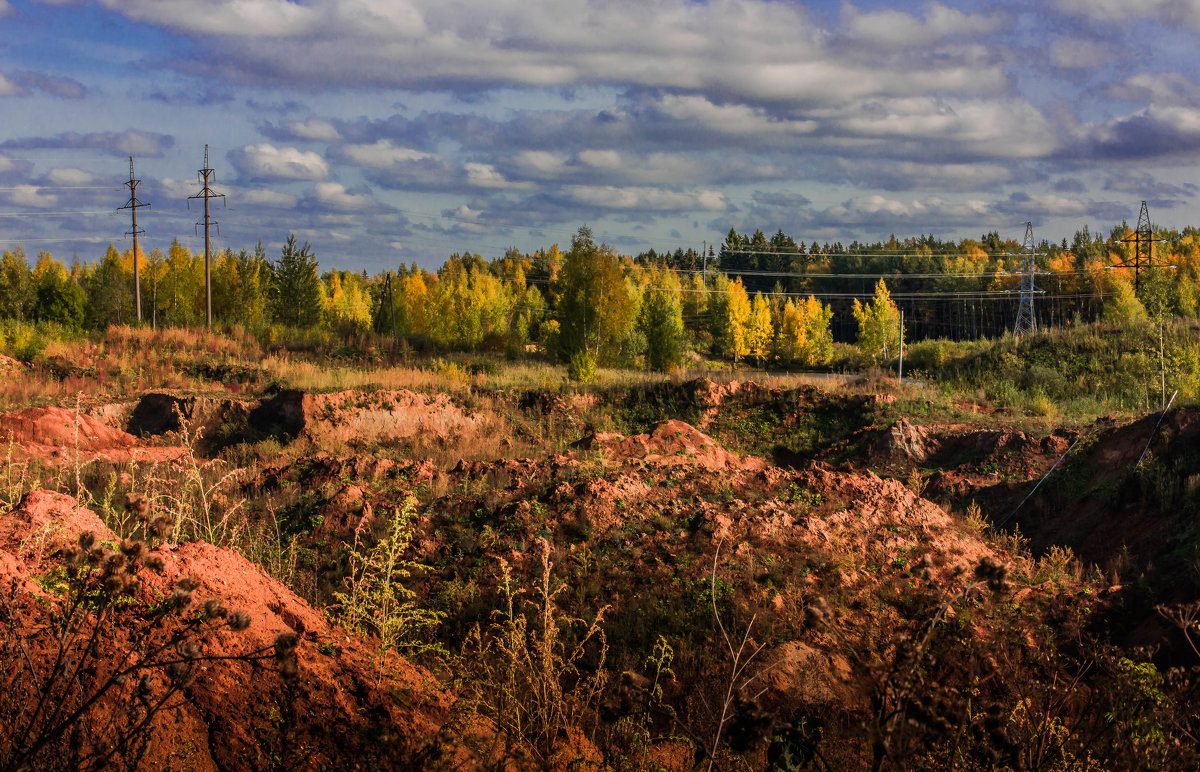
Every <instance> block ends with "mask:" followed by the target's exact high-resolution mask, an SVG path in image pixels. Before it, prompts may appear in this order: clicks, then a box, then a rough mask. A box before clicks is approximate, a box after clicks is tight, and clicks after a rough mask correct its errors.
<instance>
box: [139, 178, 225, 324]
mask: <svg viewBox="0 0 1200 772" xmlns="http://www.w3.org/2000/svg"><path fill="white" fill-rule="evenodd" d="M207 165H208V164H205V166H207ZM140 182H141V180H139V179H137V178H136V177H134V176H133V156H129V182H126V183H125V187H127V188H129V203H127V204H125V206H123V207H120V208H119V209H117V211H118V212H119V211H121V209H128V210H129V211H130V213H131V214H132V215H133V229H132V230H131V231H129V232H128V233H126V234H125V235H126V236H133V307H134V313H135V314H136V315H137V320H138V324H141V323H142V274H141V263H140V262H139V259H138V236H139V235H141V234H143V233H145V232H146V231H145V230H139V229H138V224H137V210H139V209H141V208H142V207H145V208H147V209H149V208H150V205H149V204H143V203H142V202H141V201H138V197H137V186H138V183H140Z"/></svg>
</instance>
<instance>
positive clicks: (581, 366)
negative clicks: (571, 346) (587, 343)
mask: <svg viewBox="0 0 1200 772" xmlns="http://www.w3.org/2000/svg"><path fill="white" fill-rule="evenodd" d="M567 377H568V378H570V379H571V380H573V381H577V382H579V383H592V382H593V381H595V380H596V357H594V356H592V354H591V352H589V351H587V350H586V349H582V350H580V351H576V352H575V353H574V354H572V355H571V361H570V362H568V363H567Z"/></svg>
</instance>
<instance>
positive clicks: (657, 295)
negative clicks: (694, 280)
mask: <svg viewBox="0 0 1200 772" xmlns="http://www.w3.org/2000/svg"><path fill="white" fill-rule="evenodd" d="M680 289H681V288H680V285H679V279H678V278H676V276H675V274H674V272H672V271H665V270H652V271H650V272H649V277H648V280H647V282H646V285H645V288H644V290H643V294H642V303H641V308H640V309H639V312H638V321H637V324H638V328H639V329H640V331H641V333H642V335H643V336H644V337H645V339H646V365H647V366H648V367H650V368H651V369H652V370H658V371H660V372H664V373H665V372H670V371H671V370H673V369H674V368H675V367H676V366H677V365H678V364H679V357H680V354H681V353H682V342H683V309H682V307H681V305H680V302H679V300H680V298H679V294H680Z"/></svg>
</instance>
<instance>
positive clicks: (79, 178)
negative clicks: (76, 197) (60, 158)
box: [46, 169, 96, 187]
mask: <svg viewBox="0 0 1200 772" xmlns="http://www.w3.org/2000/svg"><path fill="white" fill-rule="evenodd" d="M46 180H47V181H48V182H50V183H52V184H54V185H62V186H64V187H69V186H73V185H91V184H92V183H94V182H95V181H96V175H94V174H92V173H91V172H85V171H84V170H82V169H51V170H50V171H49V172H48V173H47V174H46Z"/></svg>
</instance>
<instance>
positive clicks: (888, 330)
mask: <svg viewBox="0 0 1200 772" xmlns="http://www.w3.org/2000/svg"><path fill="white" fill-rule="evenodd" d="M853 313H854V321H856V322H858V347H859V349H860V350H861V351H862V352H863V353H864V354H866V355H867V356H868V357H870V358H871V360H872V361H874V362H876V363H878V362H880V361H886V360H887V359H889V358H890V357H891V356H892V354H893V353H895V352H897V351H898V350H899V348H900V310H899V309H898V308H896V304H895V303H894V302H893V301H892V294H891V293H890V292H888V288H887V284H885V283H884V281H883V279H880V280H879V283H878V284H876V285H875V296H874V297H873V298H872V299H871V302H870V303H868V304H866V305H864V304H863V303H861V302H859V301H858V300H857V299H855V301H854V308H853Z"/></svg>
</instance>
